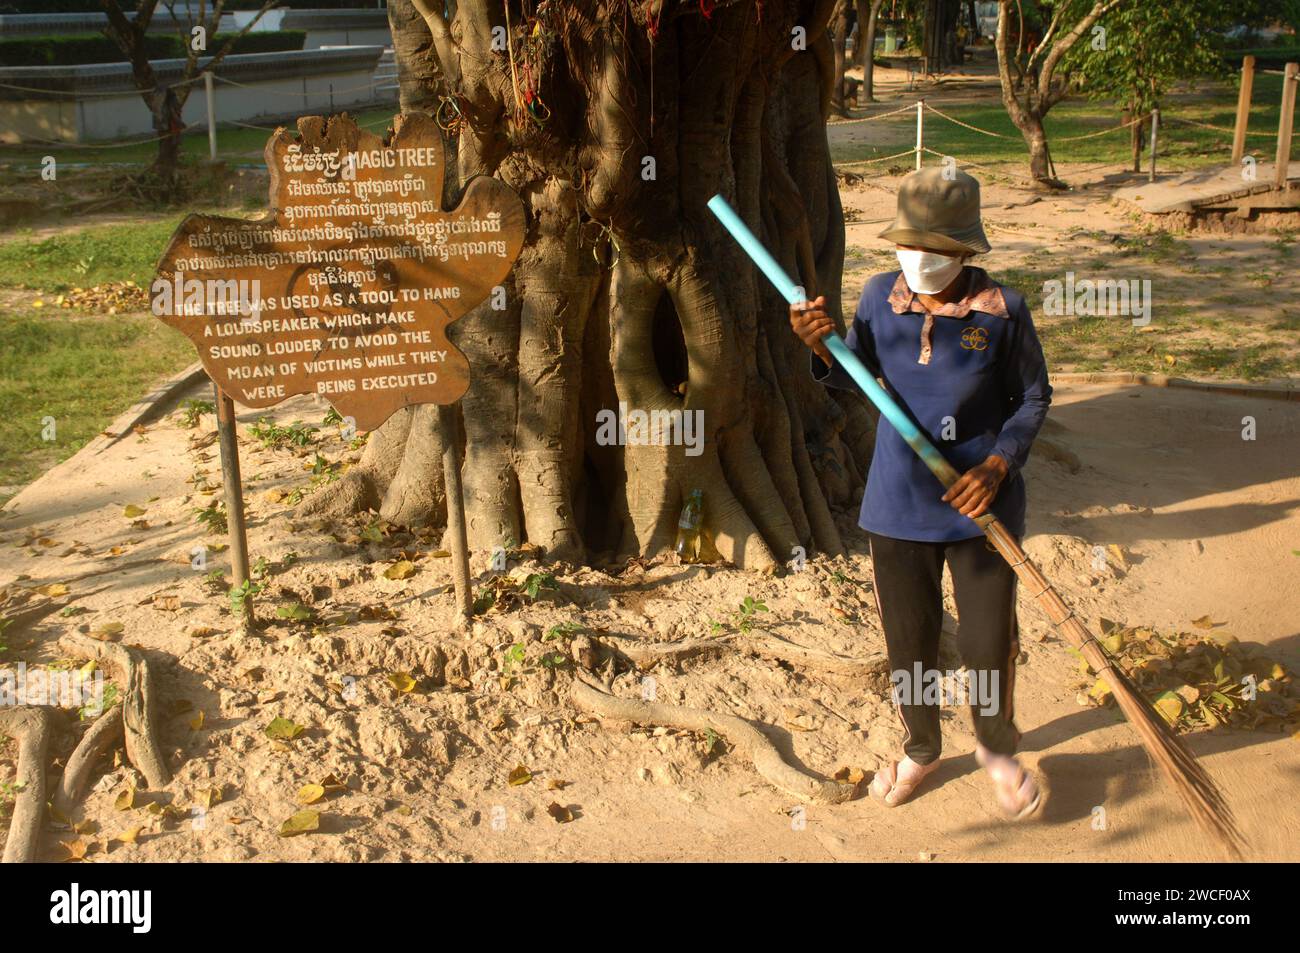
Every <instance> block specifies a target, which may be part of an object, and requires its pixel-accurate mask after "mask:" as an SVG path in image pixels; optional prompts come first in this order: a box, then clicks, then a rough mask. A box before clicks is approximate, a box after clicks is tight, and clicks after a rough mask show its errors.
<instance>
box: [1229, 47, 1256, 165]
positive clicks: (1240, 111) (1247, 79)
mask: <svg viewBox="0 0 1300 953" xmlns="http://www.w3.org/2000/svg"><path fill="white" fill-rule="evenodd" d="M1254 86H1255V57H1253V56H1243V57H1242V59H1241V89H1240V90H1238V92H1237V123H1236V125H1235V126H1233V127H1232V164H1233V165H1234V166H1236V165H1241V157H1242V156H1243V155H1244V154H1245V152H1246V121H1247V120H1248V119H1249V118H1250V94H1251V90H1252V89H1253V88H1254Z"/></svg>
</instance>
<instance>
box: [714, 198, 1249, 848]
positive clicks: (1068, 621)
mask: <svg viewBox="0 0 1300 953" xmlns="http://www.w3.org/2000/svg"><path fill="white" fill-rule="evenodd" d="M709 209H710V211H712V212H713V214H714V215H716V216H717V217H718V220H719V221H721V222H722V224H723V226H724V227H725V228H726V229H727V231H729V232H730V233H731V235H732V237H733V238H735V239H736V241H738V242H739V243H740V245H741V247H742V248H743V249H744V250H745V252H746V253H747V254H748V255H749V257H750V258H751V259H753V261H754V264H756V265H757V266H758V267H759V270H761V271H762V272H763V274H765V275H766V276H767V278H768V280H770V281H771V282H772V284H773V285H775V286H776V289H777V290H778V291H779V292H780V293H781V294H782V295H783V296H784V297H785V299H786V300H787V301H789V302H790V304H798V303H799V302H800V301H802V300H804V296H803V295H802V294H801V293H800V290H799V289H798V288H797V287H796V286H795V283H794V282H793V281H791V280H790V276H789V275H787V274H786V273H785V271H784V270H783V269H782V268H781V266H780V265H779V264H777V262H776V259H774V258H773V257H772V256H771V255H770V254H769V253H768V251H767V249H766V248H764V247H763V244H762V243H761V242H760V241H759V240H758V238H757V237H755V235H754V233H753V232H751V231H750V230H749V227H748V226H747V225H745V223H744V222H743V221H741V219H740V217H739V216H738V215H737V214H736V213H735V211H734V210H733V209H732V208H731V206H730V205H728V204H727V201H726V199H724V198H723V197H722V196H721V195H715V196H714V197H713V198H711V199H710V200H709ZM822 340H823V341H824V342H825V344H826V347H827V348H828V349H829V350H830V352H831V354H832V355H834V357H835V359H836V360H837V361H838V362H839V364H840V366H841V367H842V368H844V370H845V371H847V372H848V374H849V376H850V377H852V378H853V380H854V381H855V382H856V383H857V385H858V386H859V387H861V388H862V390H863V392H864V393H865V394H866V395H867V397H868V399H870V401H871V402H872V403H873V404H875V405H876V408H877V409H878V410H879V411H880V413H881V414H882V415H883V416H884V417H885V419H886V420H888V421H889V423H890V424H891V425H892V426H893V427H894V429H895V430H897V431H898V432H899V434H900V435H902V437H903V439H904V440H906V441H907V445H908V446H909V447H911V448H912V450H914V451H915V452H916V455H917V456H919V457H920V458H921V460H922V461H923V462H924V463H925V465H926V466H927V467H929V469H930V472H931V473H933V474H934V475H935V476H936V477H938V479H939V482H940V483H942V484H943V486H944V488H945V489H947V488H949V487H951V486H952V485H953V484H954V483H956V482H957V479H958V477H959V476H960V474H959V473H958V472H957V470H956V469H955V468H954V467H953V466H952V464H950V463H949V462H948V461H947V460H946V459H945V458H944V456H943V454H941V453H940V452H939V451H938V450H937V449H935V446H934V444H932V443H930V441H929V440H928V439H926V436H925V435H924V434H923V433H922V432H921V430H920V429H919V428H918V427H917V426H916V424H915V423H913V422H912V419H911V418H910V417H908V416H907V415H906V414H905V413H903V410H902V408H901V407H899V405H898V404H897V403H896V402H895V401H894V399H893V398H892V397H890V395H889V394H888V392H887V391H886V390H885V389H884V388H883V387H881V386H880V384H879V383H878V382H877V381H876V379H875V378H874V377H872V376H871V374H870V373H869V372H868V371H867V369H866V367H865V366H863V364H862V362H861V361H859V360H858V358H857V355H855V354H854V353H853V352H852V351H850V350H849V348H848V345H846V344H845V343H844V341H843V340H842V339H841V338H840V337H839V335H837V334H834V333H828V334H827V335H826V337H825V338H823V339H822ZM975 523H976V525H978V526H979V528H980V529H982V530H983V531H984V535H985V536H987V537H988V539H989V542H991V543H992V544H993V546H994V547H995V548H996V549H997V551H998V552H999V553H1000V554H1001V555H1002V558H1003V559H1005V560H1006V561H1007V562H1008V563H1009V564H1010V566H1011V568H1012V569H1013V570H1015V573H1016V576H1017V577H1018V578H1019V579H1020V581H1021V582H1022V583H1023V584H1024V585H1025V587H1026V588H1027V589H1028V591H1029V592H1031V593H1033V594H1034V595H1033V598H1034V600H1035V601H1036V602H1037V603H1038V605H1039V606H1040V607H1041V608H1042V610H1043V611H1044V612H1045V613H1046V614H1047V617H1048V618H1049V619H1050V620H1051V621H1052V625H1053V626H1055V627H1056V628H1057V629H1058V630H1059V631H1060V632H1061V633H1063V634H1064V636H1065V638H1066V639H1067V640H1068V641H1069V642H1070V644H1071V645H1073V646H1074V647H1075V648H1076V649H1078V651H1079V653H1080V654H1081V655H1082V656H1083V657H1084V659H1086V660H1087V662H1088V664H1089V665H1091V666H1092V668H1093V670H1094V671H1095V672H1097V674H1098V675H1099V676H1100V677H1101V678H1103V679H1104V680H1105V681H1106V684H1107V685H1108V686H1109V687H1110V690H1111V694H1112V695H1114V697H1115V701H1116V702H1117V703H1118V704H1119V707H1120V710H1121V711H1122V712H1123V713H1124V717H1125V718H1127V719H1128V722H1129V724H1130V725H1132V726H1133V730H1134V731H1136V732H1137V734H1138V738H1139V740H1140V741H1141V742H1142V747H1144V748H1146V750H1147V753H1148V754H1150V755H1151V758H1152V759H1153V760H1154V761H1155V763H1156V764H1157V765H1158V766H1159V768H1160V770H1161V772H1162V773H1163V774H1164V776H1165V780H1167V781H1168V782H1169V783H1170V784H1171V785H1173V788H1174V790H1175V791H1176V792H1178V796H1179V798H1180V799H1181V800H1182V802H1183V805H1184V806H1185V807H1186V808H1187V810H1188V812H1189V813H1190V814H1191V815H1192V819H1193V820H1195V821H1196V823H1197V824H1198V825H1200V827H1201V829H1202V830H1204V831H1205V832H1206V833H1208V834H1210V835H1211V836H1213V837H1214V838H1215V840H1217V841H1218V842H1219V844H1220V845H1221V846H1222V847H1223V848H1224V849H1225V850H1226V851H1227V853H1228V854H1229V855H1230V856H1232V857H1235V858H1238V859H1240V857H1241V851H1242V849H1243V848H1244V847H1245V840H1244V839H1243V838H1242V836H1241V834H1240V832H1238V830H1237V826H1236V821H1235V820H1234V819H1233V816H1232V811H1231V809H1229V807H1228V804H1227V802H1226V801H1225V800H1224V797H1223V794H1222V792H1220V791H1219V788H1218V786H1217V785H1216V784H1215V783H1214V780H1213V779H1212V778H1211V777H1210V776H1209V774H1207V773H1206V771H1205V769H1204V768H1203V767H1201V765H1200V763H1199V762H1198V761H1197V760H1196V757H1195V755H1193V754H1192V753H1191V751H1189V750H1188V748H1187V746H1186V745H1184V744H1183V742H1182V740H1181V739H1180V738H1179V737H1178V735H1177V734H1175V733H1174V730H1173V728H1172V727H1171V726H1170V725H1169V723H1168V722H1166V721H1165V720H1164V719H1163V718H1162V717H1161V716H1160V715H1159V714H1157V713H1156V711H1155V709H1153V708H1152V707H1151V704H1150V703H1149V702H1148V701H1147V700H1146V698H1145V697H1144V696H1143V695H1142V693H1141V691H1140V690H1139V689H1138V687H1137V686H1136V685H1134V684H1133V682H1132V680H1131V679H1129V677H1128V676H1127V675H1126V674H1124V672H1123V670H1122V669H1121V668H1120V667H1119V666H1118V665H1117V664H1116V663H1115V660H1114V659H1113V658H1111V656H1110V653H1109V652H1107V651H1106V649H1105V647H1104V646H1102V644H1101V643H1100V642H1098V641H1097V640H1096V638H1094V637H1093V635H1092V633H1091V632H1089V631H1088V629H1087V628H1086V627H1085V626H1084V625H1083V623H1082V622H1080V621H1079V620H1078V619H1077V618H1076V617H1075V615H1074V613H1073V612H1072V611H1071V610H1070V607H1069V606H1067V605H1066V604H1065V600H1064V599H1062V598H1061V597H1060V595H1059V594H1058V593H1057V592H1056V590H1055V589H1053V588H1052V584H1051V583H1050V582H1048V581H1047V578H1046V577H1045V576H1044V575H1043V574H1042V572H1040V571H1039V569H1038V567H1037V566H1035V565H1034V564H1033V563H1032V562H1031V561H1030V560H1029V557H1028V556H1026V555H1025V551H1024V550H1023V549H1021V548H1020V545H1019V544H1018V543H1017V542H1016V540H1015V537H1014V536H1012V535H1011V533H1010V532H1008V531H1007V528H1006V527H1005V526H1003V525H1002V522H1001V521H1000V520H999V519H998V518H997V517H996V516H994V515H993V514H992V513H985V514H984V515H982V516H978V517H976V518H975Z"/></svg>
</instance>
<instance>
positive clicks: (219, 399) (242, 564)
mask: <svg viewBox="0 0 1300 953" xmlns="http://www.w3.org/2000/svg"><path fill="white" fill-rule="evenodd" d="M212 396H213V401H214V403H215V404H216V405H217V443H218V445H219V446H220V448H221V484H222V487H223V488H224V489H225V492H226V526H227V531H228V533H229V536H230V568H231V574H232V575H233V576H234V580H233V582H234V586H235V588H237V589H238V588H240V587H241V586H243V585H244V583H246V582H248V578H249V572H248V530H247V527H246V526H245V524H244V484H243V482H242V480H241V478H240V474H239V436H238V434H237V433H236V431H235V402H234V401H232V400H231V399H230V398H229V397H228V396H227V395H226V394H225V393H224V392H223V391H222V390H221V388H220V387H218V386H217V385H216V384H213V385H212ZM252 622H253V596H252V594H251V593H245V594H244V597H243V599H242V600H240V624H241V625H244V626H248V625H250V624H252Z"/></svg>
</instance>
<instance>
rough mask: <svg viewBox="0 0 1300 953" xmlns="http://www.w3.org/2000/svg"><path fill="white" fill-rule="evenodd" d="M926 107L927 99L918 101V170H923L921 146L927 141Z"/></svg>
mask: <svg viewBox="0 0 1300 953" xmlns="http://www.w3.org/2000/svg"><path fill="white" fill-rule="evenodd" d="M924 109H925V100H924V99H918V100H917V101H916V171H918V172H920V171H921V146H922V145H923V144H924V142H925V120H924V118H922V111H923V110H924Z"/></svg>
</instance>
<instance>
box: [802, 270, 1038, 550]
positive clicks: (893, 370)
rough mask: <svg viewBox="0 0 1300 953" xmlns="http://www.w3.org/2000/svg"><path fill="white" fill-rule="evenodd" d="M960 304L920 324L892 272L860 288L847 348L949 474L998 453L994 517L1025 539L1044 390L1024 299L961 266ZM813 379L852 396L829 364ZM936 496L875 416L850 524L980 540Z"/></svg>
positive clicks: (918, 312)
mask: <svg viewBox="0 0 1300 953" xmlns="http://www.w3.org/2000/svg"><path fill="white" fill-rule="evenodd" d="M964 274H965V277H966V279H967V290H966V292H965V294H964V295H963V296H962V298H961V299H960V300H958V301H952V302H948V303H947V304H945V305H943V306H942V307H941V308H939V309H937V310H936V311H934V312H933V313H929V314H927V313H926V311H925V308H924V307H923V306H922V305H921V303H920V301H919V299H918V298H917V297H916V295H915V294H913V292H912V290H911V289H910V288H909V287H908V286H907V282H906V280H905V279H904V278H903V275H902V273H901V272H889V273H886V274H881V275H876V276H875V277H873V278H872V279H871V280H870V281H868V282H867V285H866V287H865V288H864V289H863V291H862V298H861V300H859V302H858V309H857V313H856V314H855V315H854V318H853V326H852V328H850V329H849V333H848V336H847V337H846V339H845V343H846V344H847V345H848V346H849V349H850V350H852V351H853V353H854V354H856V355H857V356H858V358H860V359H861V360H862V362H863V363H864V364H866V366H867V368H868V369H869V370H870V371H871V373H872V374H874V375H875V376H876V377H878V378H881V379H883V380H884V382H885V386H886V387H887V388H888V390H889V391H890V392H891V393H892V394H893V395H894V396H895V398H896V399H897V400H898V402H899V403H900V404H901V405H902V407H903V409H904V410H905V411H906V412H907V413H908V414H909V415H910V416H911V417H912V419H913V420H914V421H915V422H916V424H917V426H919V427H920V428H921V430H922V431H923V432H924V433H925V434H926V435H927V436H928V437H929V438H930V440H931V441H932V442H933V443H934V445H935V446H936V447H937V448H938V449H939V451H940V452H941V453H943V455H944V456H945V457H947V458H948V460H949V461H950V462H951V463H952V465H953V466H954V467H956V468H957V469H958V470H959V471H964V470H968V469H970V468H971V467H973V466H976V465H977V464H980V463H982V462H984V460H985V459H986V458H987V457H988V456H989V455H990V454H997V455H998V456H1000V457H1002V459H1004V460H1005V461H1006V462H1007V466H1008V471H1009V472H1008V474H1007V478H1006V480H1004V481H1003V483H1002V486H1001V487H1000V488H999V490H998V495H997V498H996V499H995V500H994V502H993V506H992V510H993V512H994V513H995V514H996V515H997V517H998V518H999V519H1000V520H1002V522H1003V523H1004V524H1005V525H1006V527H1007V528H1008V529H1009V530H1010V531H1011V532H1012V533H1015V534H1016V535H1017V536H1022V535H1024V531H1025V483H1024V478H1023V477H1022V476H1021V474H1020V470H1021V468H1022V467H1023V466H1024V465H1025V461H1026V460H1027V459H1028V457H1029V448H1030V446H1031V445H1032V444H1033V442H1034V438H1035V437H1037V436H1038V431H1039V429H1040V428H1041V427H1042V425H1043V420H1044V419H1045V418H1046V417H1047V408H1048V406H1049V405H1050V404H1051V400H1052V388H1051V386H1050V385H1049V384H1048V382H1047V364H1046V361H1045V360H1044V359H1043V348H1042V345H1041V344H1039V341H1038V335H1037V333H1036V332H1035V331H1034V323H1033V320H1032V319H1031V318H1030V316H1029V308H1028V306H1027V305H1026V304H1025V299H1024V297H1023V296H1022V295H1020V294H1019V293H1018V292H1016V291H1014V290H1013V289H1011V288H1005V287H1002V286H1001V285H997V284H995V283H994V282H993V281H992V279H990V278H989V276H988V273H987V272H985V271H984V270H983V269H982V268H975V267H973V266H967V267H966V270H965V272H964ZM812 374H813V377H814V378H816V379H817V380H819V381H822V382H823V383H825V384H828V385H830V386H832V387H843V388H846V389H849V390H856V389H857V387H856V385H855V384H854V383H853V380H852V378H850V377H849V376H848V373H847V372H846V371H845V370H844V369H843V368H842V367H840V366H839V364H838V363H836V364H833V365H832V366H830V367H827V366H826V365H825V363H823V361H822V359H821V358H820V357H817V356H816V355H815V354H814V355H813V356H812ZM943 492H944V490H943V486H942V485H941V484H940V483H939V481H938V480H937V479H936V478H935V476H934V474H932V473H931V472H930V471H929V469H928V468H927V467H926V465H925V464H924V463H922V462H921V460H920V458H919V457H917V456H916V454H915V453H913V452H912V449H911V448H910V447H909V446H908V445H907V444H906V442H904V440H903V438H902V436H901V435H900V434H899V433H898V431H897V430H895V429H894V428H893V427H892V426H891V425H890V424H889V422H888V421H887V420H885V418H884V417H881V418H880V422H879V425H878V429H877V432H876V448H875V453H874V455H873V457H872V460H871V470H870V473H869V475H868V477H867V490H866V493H865V495H864V496H863V499H862V511H861V514H860V517H859V520H858V523H859V525H860V526H861V527H862V528H863V529H866V530H868V531H870V532H872V533H877V534H879V535H881V536H892V537H894V538H896V539H908V540H918V541H923V542H952V541H955V540H960V539H970V538H972V537H975V536H979V535H981V532H980V530H979V528H978V527H977V526H976V525H975V523H974V522H972V521H971V520H970V518H969V517H965V516H962V515H961V514H960V513H958V512H957V511H956V510H954V509H953V508H952V506H950V505H949V504H948V503H945V502H943V500H942V496H943Z"/></svg>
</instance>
